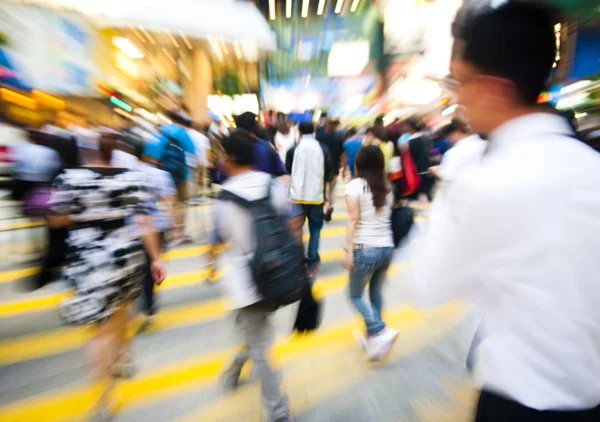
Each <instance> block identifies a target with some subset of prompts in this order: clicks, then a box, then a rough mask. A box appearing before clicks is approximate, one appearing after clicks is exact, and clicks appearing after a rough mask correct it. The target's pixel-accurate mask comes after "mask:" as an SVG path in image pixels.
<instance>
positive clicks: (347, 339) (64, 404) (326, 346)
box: [0, 302, 462, 422]
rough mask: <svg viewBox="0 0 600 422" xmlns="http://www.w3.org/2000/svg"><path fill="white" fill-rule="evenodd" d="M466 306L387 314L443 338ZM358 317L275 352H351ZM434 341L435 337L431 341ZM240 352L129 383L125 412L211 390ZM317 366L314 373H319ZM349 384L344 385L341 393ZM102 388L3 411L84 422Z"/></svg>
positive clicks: (6, 416)
mask: <svg viewBox="0 0 600 422" xmlns="http://www.w3.org/2000/svg"><path fill="white" fill-rule="evenodd" d="M461 312H462V305H461V304H460V303H456V302H453V303H450V304H447V305H443V306H441V307H439V308H436V309H435V310H433V311H429V312H420V311H416V310H414V309H411V308H407V307H400V308H396V309H391V310H389V311H388V312H386V313H385V320H386V322H387V323H388V324H389V325H390V326H393V327H396V328H397V329H398V330H399V331H400V332H401V333H403V335H410V333H417V332H419V333H423V335H431V334H432V333H436V334H437V335H438V336H439V337H441V336H442V335H443V334H445V333H447V332H448V330H449V329H451V328H452V327H454V326H455V325H456V321H457V320H458V318H459V316H460V314H461ZM433 319H435V320H436V321H437V320H442V319H443V320H446V321H448V320H452V323H447V324H440V323H437V322H436V324H430V325H428V323H427V321H431V320H433ZM361 323H362V322H361V320H360V319H359V318H358V317H356V318H352V319H350V320H346V321H343V322H341V323H338V324H336V325H334V326H331V327H330V328H327V329H324V330H321V331H318V332H317V333H315V334H312V335H309V336H305V337H300V338H298V337H291V336H290V337H286V338H282V339H279V340H278V341H277V343H276V345H275V348H274V354H275V356H276V357H277V363H278V365H279V366H285V365H289V364H291V363H293V362H294V360H297V359H303V358H306V357H307V356H317V357H318V356H322V355H323V353H325V354H326V355H327V356H331V355H332V354H335V353H339V352H340V351H342V350H344V349H346V348H348V347H352V344H353V341H354V340H353V338H352V331H353V329H355V327H357V326H359V325H360V324H361ZM429 339H430V338H429ZM237 350H239V346H237V347H234V348H228V349H226V350H221V351H217V352H213V353H210V354H208V355H204V356H196V357H193V358H189V359H186V360H183V361H179V362H177V363H175V364H170V365H165V366H161V367H159V368H156V369H154V370H150V371H147V372H145V373H142V374H141V375H139V376H137V377H135V378H133V379H131V380H125V381H123V382H122V383H120V384H118V385H117V386H116V390H117V394H118V395H119V396H120V397H121V401H122V405H121V406H120V407H121V408H120V411H128V410H133V409H136V408H141V407H145V406H148V405H150V404H157V403H159V402H162V401H165V400H168V399H169V398H172V397H175V396H178V395H181V394H183V393H185V392H189V391H194V390H199V389H202V388H207V387H208V386H210V385H212V384H213V383H214V382H216V381H217V379H218V376H219V373H220V371H221V368H222V367H223V366H224V364H225V363H226V362H227V361H228V360H229V358H230V357H231V356H232V355H233V353H235V352H236V351H237ZM318 369H319V368H318V367H315V368H313V370H315V371H317V370H318ZM343 385H345V383H341V384H340V385H339V387H340V388H341V387H342V386H343ZM100 391H101V388H100V386H99V385H97V384H95V383H89V384H84V385H77V386H74V387H66V388H62V389H60V390H57V391H52V392H50V393H45V394H40V395H38V396H34V397H30V398H27V399H24V400H19V401H16V402H13V403H10V404H8V405H5V406H2V407H0V420H2V421H3V422H17V421H18V422H22V421H42V420H43V421H44V422H53V421H80V420H82V418H84V417H85V415H86V413H87V412H88V411H89V410H90V408H91V406H92V405H93V403H94V402H95V399H96V398H97V397H98V395H99V393H100Z"/></svg>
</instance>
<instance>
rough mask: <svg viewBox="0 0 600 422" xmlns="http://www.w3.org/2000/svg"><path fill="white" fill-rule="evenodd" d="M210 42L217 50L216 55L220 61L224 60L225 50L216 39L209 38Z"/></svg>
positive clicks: (214, 49) (215, 50)
mask: <svg viewBox="0 0 600 422" xmlns="http://www.w3.org/2000/svg"><path fill="white" fill-rule="evenodd" d="M208 43H209V44H210V46H211V48H212V49H213V51H214V52H215V55H216V56H217V58H218V59H219V60H220V61H223V52H222V51H221V49H220V48H219V44H218V43H217V42H216V41H215V40H213V39H212V38H209V39H208Z"/></svg>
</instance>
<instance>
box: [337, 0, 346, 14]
mask: <svg viewBox="0 0 600 422" xmlns="http://www.w3.org/2000/svg"><path fill="white" fill-rule="evenodd" d="M343 6H344V0H337V3H336V5H335V13H340V12H341V11H342V7H343Z"/></svg>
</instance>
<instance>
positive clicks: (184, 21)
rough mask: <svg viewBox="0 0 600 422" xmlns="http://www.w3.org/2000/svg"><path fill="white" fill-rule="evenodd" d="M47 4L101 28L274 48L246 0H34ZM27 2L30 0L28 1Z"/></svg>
mask: <svg viewBox="0 0 600 422" xmlns="http://www.w3.org/2000/svg"><path fill="white" fill-rule="evenodd" d="M34 2H35V3H38V4H44V5H46V6H50V7H66V8H69V9H74V10H77V11H79V12H81V13H83V14H85V15H87V16H89V17H90V18H91V19H92V20H93V21H94V23H95V24H96V25H98V26H99V27H103V28H127V27H129V26H130V25H133V26H138V25H141V26H142V27H144V28H145V29H147V30H148V31H152V32H164V31H165V30H166V29H168V30H169V31H171V32H172V33H173V34H179V33H180V31H181V32H183V34H185V35H186V36H187V37H189V38H197V39H208V38H212V37H219V38H223V39H224V40H225V41H228V42H233V41H240V42H243V41H245V42H246V43H248V42H251V43H255V45H256V47H257V48H258V49H260V50H268V51H271V50H274V49H275V48H276V38H275V34H274V33H273V31H271V28H270V27H269V24H268V23H267V21H266V20H265V18H264V17H263V16H262V14H261V13H260V12H259V11H258V9H257V8H256V7H255V6H254V4H252V3H250V2H248V1H235V0H103V1H97V0H38V1H34ZM28 3H32V2H31V1H28Z"/></svg>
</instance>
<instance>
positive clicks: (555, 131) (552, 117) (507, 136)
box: [489, 113, 573, 143]
mask: <svg viewBox="0 0 600 422" xmlns="http://www.w3.org/2000/svg"><path fill="white" fill-rule="evenodd" d="M561 134H562V135H566V136H573V130H572V129H571V127H570V126H569V124H568V123H567V121H566V120H565V118H564V117H562V116H559V115H558V114H553V113H531V114H526V115H524V116H520V117H517V118H515V119H512V120H509V121H508V122H506V123H504V124H502V125H500V126H499V127H498V128H496V130H494V131H493V132H492V133H491V134H490V136H489V139H490V141H491V142H492V143H495V142H505V141H509V140H513V139H516V140H518V139H523V138H527V137H530V136H536V137H538V136H544V135H561Z"/></svg>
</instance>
